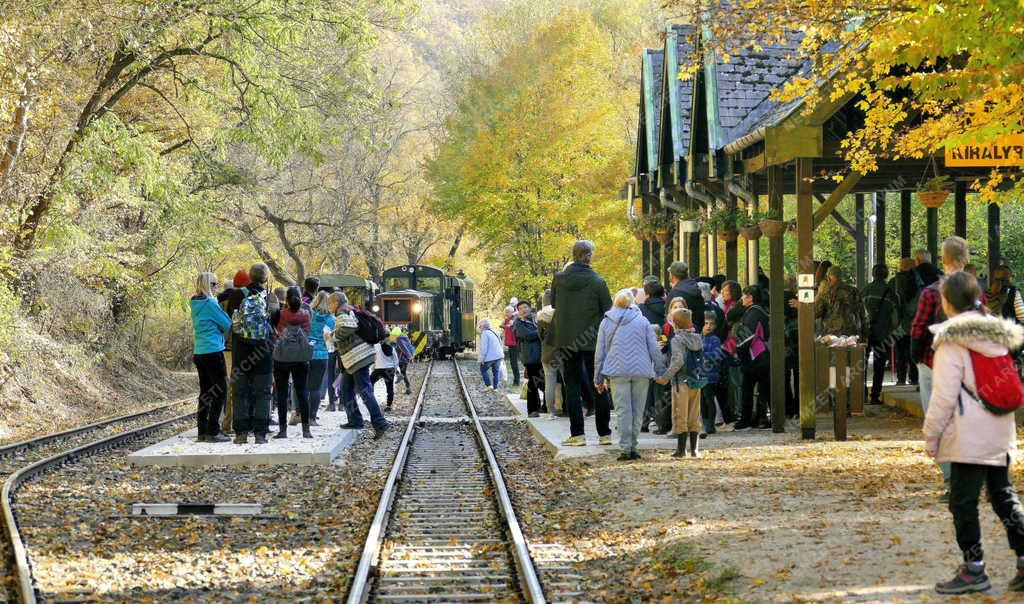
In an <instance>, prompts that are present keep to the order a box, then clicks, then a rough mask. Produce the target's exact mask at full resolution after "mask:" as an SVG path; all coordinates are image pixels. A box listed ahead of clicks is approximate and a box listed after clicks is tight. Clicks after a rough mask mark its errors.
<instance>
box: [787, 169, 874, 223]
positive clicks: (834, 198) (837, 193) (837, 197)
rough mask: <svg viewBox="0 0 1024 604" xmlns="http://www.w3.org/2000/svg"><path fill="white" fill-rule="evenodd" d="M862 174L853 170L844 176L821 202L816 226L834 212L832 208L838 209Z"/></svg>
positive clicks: (816, 214) (816, 213) (815, 213)
mask: <svg viewBox="0 0 1024 604" xmlns="http://www.w3.org/2000/svg"><path fill="white" fill-rule="evenodd" d="M798 161H799V160H798ZM862 176H863V174H861V173H860V172H856V171H853V172H850V173H849V174H847V175H846V177H845V178H843V180H842V182H840V183H839V186H837V187H836V188H835V190H834V191H832V194H831V195H829V196H828V199H826V200H825V202H824V203H822V204H821V207H820V208H818V209H817V211H815V212H814V228H818V227H819V226H821V223H823V222H825V218H826V217H827V216H828V215H829V214H831V213H832V210H834V209H836V206H838V205H839V202H840V201H842V200H843V197H845V196H846V194H847V193H849V192H850V191H852V190H853V187H854V186H856V185H857V183H858V182H859V181H860V179H861V177H862ZM810 177H811V176H810V175H809V174H808V175H807V178H810ZM798 186H799V184H798ZM807 186H808V189H810V186H811V184H810V183H808V184H807Z"/></svg>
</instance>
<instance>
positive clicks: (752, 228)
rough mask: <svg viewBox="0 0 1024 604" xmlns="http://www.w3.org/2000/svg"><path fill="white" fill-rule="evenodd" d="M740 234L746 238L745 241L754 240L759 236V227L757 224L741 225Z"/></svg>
mask: <svg viewBox="0 0 1024 604" xmlns="http://www.w3.org/2000/svg"><path fill="white" fill-rule="evenodd" d="M740 234H741V235H743V238H744V239H746V240H747V241H754V240H756V239H760V238H761V227H759V226H757V225H756V224H753V225H749V226H741V227H740Z"/></svg>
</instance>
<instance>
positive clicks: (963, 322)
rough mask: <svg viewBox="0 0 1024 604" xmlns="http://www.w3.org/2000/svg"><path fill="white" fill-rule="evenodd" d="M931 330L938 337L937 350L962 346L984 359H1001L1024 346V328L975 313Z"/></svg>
mask: <svg viewBox="0 0 1024 604" xmlns="http://www.w3.org/2000/svg"><path fill="white" fill-rule="evenodd" d="M929 329H930V330H931V332H932V333H933V334H935V339H934V340H933V341H932V347H933V348H935V349H938V348H939V346H941V345H943V344H959V345H960V346H963V347H964V348H967V349H970V350H974V351H977V352H980V353H981V354H983V355H985V356H999V355H1003V354H1006V352H1007V350H1015V349H1017V348H1020V346H1021V345H1022V344H1024V327H1021V326H1020V325H1017V324H1016V323H1014V322H1013V321H1010V320H1009V319H1002V318H999V317H994V316H992V315H983V314H981V313H980V312H975V311H969V312H965V313H961V314H959V315H957V316H955V317H953V318H951V319H948V320H946V321H944V322H942V323H939V324H937V325H932V326H931V327H929Z"/></svg>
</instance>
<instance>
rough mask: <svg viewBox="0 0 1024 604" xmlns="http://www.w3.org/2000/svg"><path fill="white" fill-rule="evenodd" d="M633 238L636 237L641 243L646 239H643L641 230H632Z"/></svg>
mask: <svg viewBox="0 0 1024 604" xmlns="http://www.w3.org/2000/svg"><path fill="white" fill-rule="evenodd" d="M633 236H634V237H636V238H637V239H639V240H640V241H643V240H644V239H646V237H644V230H643V229H633Z"/></svg>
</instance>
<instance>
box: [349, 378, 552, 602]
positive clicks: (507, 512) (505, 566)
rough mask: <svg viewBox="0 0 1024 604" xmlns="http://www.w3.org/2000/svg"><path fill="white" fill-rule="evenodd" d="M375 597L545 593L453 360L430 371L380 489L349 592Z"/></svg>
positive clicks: (529, 597) (523, 597)
mask: <svg viewBox="0 0 1024 604" xmlns="http://www.w3.org/2000/svg"><path fill="white" fill-rule="evenodd" d="M460 399H461V400H460ZM370 600H372V601H405V602H438V601H443V602H454V601H459V602H493V601H501V602H516V601H526V602H531V603H542V602H545V601H546V600H545V596H544V592H543V590H542V588H541V585H540V581H539V580H538V579H537V573H536V571H535V570H534V566H533V561H532V560H531V559H530V555H529V551H528V549H527V546H526V540H525V539H524V537H523V534H522V530H521V529H520V527H519V523H518V520H517V519H516V515H515V511H514V510H513V508H512V502H511V500H510V499H509V496H508V491H507V489H506V487H505V481H504V478H503V477H502V474H501V469H500V467H499V466H498V463H497V460H496V459H495V456H494V453H493V451H492V449H491V446H490V443H489V442H488V441H487V436H486V434H485V433H484V430H483V426H482V425H481V422H480V419H479V417H478V415H477V413H476V409H475V408H474V406H473V402H472V399H471V398H470V396H469V391H468V390H467V388H466V385H465V382H464V380H463V379H462V374H461V372H460V370H459V368H458V365H457V364H456V363H454V362H452V363H450V364H447V363H446V364H443V365H442V364H439V363H435V364H432V365H431V367H430V369H429V370H428V373H427V376H426V377H425V379H424V381H423V385H422V386H421V389H420V392H419V396H418V397H417V401H416V408H415V410H414V412H413V415H412V418H411V419H410V421H409V425H408V427H407V428H406V433H405V438H404V439H403V441H402V444H401V445H400V447H399V451H398V454H397V455H396V456H395V463H394V466H393V467H392V470H391V474H390V476H389V477H388V481H387V483H386V485H385V487H384V491H383V493H382V495H381V500H380V504H379V506H378V508H377V514H376V516H375V517H374V521H373V524H372V525H371V527H370V531H369V534H368V536H367V541H366V545H365V547H364V549H363V555H362V558H361V559H360V562H359V567H358V569H357V571H356V576H355V579H354V581H353V583H352V588H351V590H350V592H349V597H348V602H349V604H361V603H363V602H366V601H370Z"/></svg>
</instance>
